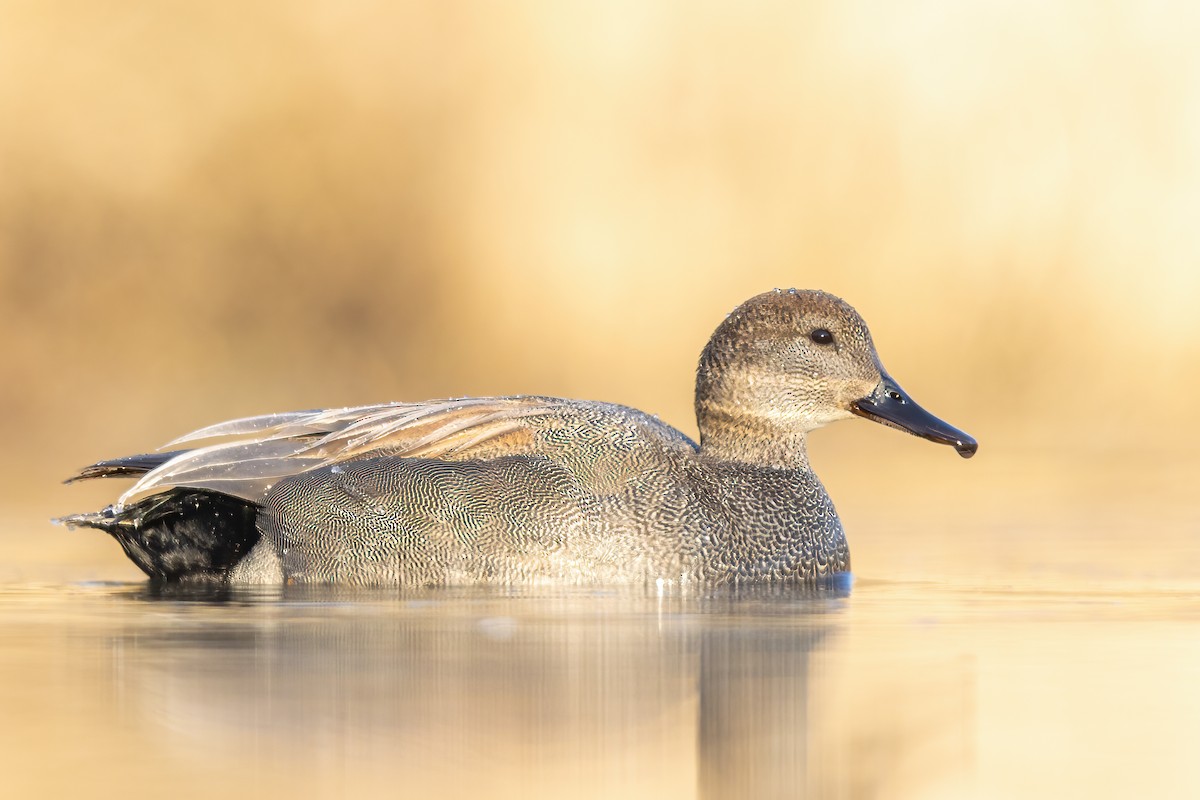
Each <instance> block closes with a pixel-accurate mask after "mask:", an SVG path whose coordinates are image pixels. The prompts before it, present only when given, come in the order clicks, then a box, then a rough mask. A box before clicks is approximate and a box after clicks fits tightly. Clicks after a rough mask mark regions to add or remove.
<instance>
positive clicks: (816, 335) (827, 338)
mask: <svg viewBox="0 0 1200 800" xmlns="http://www.w3.org/2000/svg"><path fill="white" fill-rule="evenodd" d="M808 338H810V339H812V340H813V341H814V342H816V343H817V344H831V343H832V342H833V334H832V333H830V332H829V331H827V330H825V329H824V328H817V329H816V330H815V331H813V332H812V333H810V334H809V335H808Z"/></svg>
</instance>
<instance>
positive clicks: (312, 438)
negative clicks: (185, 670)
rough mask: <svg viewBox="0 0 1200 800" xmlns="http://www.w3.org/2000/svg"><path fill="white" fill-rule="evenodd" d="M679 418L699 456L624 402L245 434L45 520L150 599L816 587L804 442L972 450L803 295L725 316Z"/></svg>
mask: <svg viewBox="0 0 1200 800" xmlns="http://www.w3.org/2000/svg"><path fill="white" fill-rule="evenodd" d="M695 411H696V422H697V427H698V429H699V442H698V443H697V442H695V441H693V440H692V439H691V438H689V437H688V436H686V435H685V434H683V433H681V432H680V431H678V430H676V429H675V428H673V427H671V426H670V425H667V424H666V423H664V422H662V421H660V420H659V419H658V418H657V417H655V416H652V415H650V414H647V413H644V412H642V411H638V410H636V409H633V408H629V407H626V406H622V405H616V404H612V403H605V402H593V401H580V400H566V399H560V398H554V397H541V396H526V395H517V396H507V397H488V398H458V399H447V400H432V401H426V402H419V403H403V402H396V403H384V404H378V405H368V406H358V407H352V408H337V409H327V410H315V411H297V412H287V413H278V414H266V415H262V416H254V417H247V418H243V419H236V420H232V421H228V422H222V423H218V424H216V425H210V426H208V427H205V428H201V429H199V430H197V431H193V432H192V433H189V434H187V435H185V436H183V437H180V438H179V439H176V440H175V441H173V442H170V443H168V445H165V446H164V448H160V450H159V451H156V452H153V453H147V454H141V455H134V456H126V457H121V458H114V459H107V460H103V461H99V462H96V463H94V464H92V465H90V466H88V467H85V468H83V469H82V470H79V471H78V472H77V473H76V474H75V475H73V476H72V477H71V478H69V479H68V480H67V482H68V483H70V482H73V481H78V480H90V479H96V478H133V479H135V483H134V484H133V485H132V487H131V488H129V489H128V490H127V491H126V492H125V493H124V494H122V495H121V496H120V498H119V499H118V500H117V501H116V502H115V503H113V504H112V505H109V506H108V507H106V508H104V509H103V510H101V511H98V512H94V513H84V514H74V515H70V516H67V517H64V518H61V519H59V520H56V522H60V523H63V524H66V525H68V526H70V527H76V526H83V527H89V528H96V529H99V530H101V531H105V532H107V533H108V534H110V535H112V537H113V538H114V539H115V540H116V541H117V542H118V543H119V544H120V546H121V547H122V549H123V550H124V552H125V554H126V555H127V556H128V557H129V558H130V559H131V560H132V561H133V563H134V564H136V565H137V566H138V567H139V568H140V569H141V570H142V571H143V572H145V573H146V575H147V576H149V578H150V579H151V580H152V581H154V582H181V583H190V582H200V583H206V584H212V583H219V584H229V585H242V584H297V583H321V584H354V585H376V586H380V585H382V586H399V587H425V586H438V585H478V584H495V585H529V584H532V585H607V584H651V585H657V586H659V587H660V588H661V587H662V586H663V585H664V584H670V585H681V586H682V585H698V586H725V585H742V584H760V583H761V584H785V583H801V584H812V583H817V582H820V581H827V580H829V579H832V578H836V577H837V576H845V575H848V574H849V572H850V552H849V548H848V546H847V542H846V534H845V531H844V529H843V527H842V522H841V520H840V518H839V517H838V514H837V511H836V510H835V509H834V505H833V502H832V501H831V500H830V497H829V494H828V493H827V492H826V490H825V487H824V486H823V485H822V483H821V481H820V480H819V479H818V478H817V476H816V474H815V473H814V472H813V470H812V467H811V466H810V464H809V458H808V451H807V437H808V434H809V433H810V432H811V431H813V430H815V429H817V428H819V427H821V426H823V425H826V424H828V423H831V422H835V421H837V420H841V419H848V418H852V417H860V418H863V419H867V420H871V421H873V422H877V423H880V424H882V425H885V426H888V427H891V428H896V429H898V430H901V431H905V432H908V433H910V434H914V435H915V436H918V437H922V438H924V439H927V440H930V441H933V442H936V443H941V444H946V445H950V446H952V447H953V448H954V449H955V450H956V451H957V452H958V454H959V455H961V456H962V457H964V458H969V457H971V456H973V455H974V454H975V452H976V450H977V447H978V445H977V443H976V441H975V439H973V438H972V437H970V436H969V435H967V434H966V433H964V432H962V431H961V430H959V429H957V428H955V427H953V426H951V425H950V424H948V423H946V422H943V421H942V420H940V419H938V418H937V417H935V416H933V415H932V414H930V413H929V412H927V411H925V410H924V409H923V408H922V407H921V406H920V405H918V404H917V403H916V402H914V401H913V400H912V398H911V397H910V396H909V395H908V393H907V392H905V391H904V390H903V389H902V388H901V387H900V385H899V384H898V383H896V381H895V380H893V379H892V377H891V376H890V375H889V374H888V373H887V371H886V370H885V369H884V368H883V365H882V363H881V362H880V359H879V356H878V354H877V353H876V350H875V345H874V343H873V341H872V339H871V334H870V332H869V331H868V329H867V325H866V323H865V322H864V321H863V319H862V317H861V316H860V315H859V314H858V312H857V311H855V310H854V309H853V308H852V307H851V306H850V305H849V304H847V303H846V302H845V301H843V300H841V299H840V298H838V297H836V296H834V295H832V294H829V293H826V292H823V291H816V290H797V289H789V290H786V291H783V290H779V289H776V290H774V291H769V292H765V293H763V294H760V295H757V296H756V297H753V298H751V299H750V300H748V301H746V302H745V303H742V304H741V305H739V306H738V307H737V308H735V309H734V310H733V311H732V312H731V313H730V314H728V315H727V316H726V318H725V319H724V321H722V322H721V323H720V324H719V325H718V326H717V328H716V331H715V332H714V333H713V335H712V337H711V338H710V339H709V341H708V344H707V345H706V346H705V347H704V349H703V351H702V353H701V355H700V360H699V365H698V367H697V370H696V388H695ZM168 448H169V449H168Z"/></svg>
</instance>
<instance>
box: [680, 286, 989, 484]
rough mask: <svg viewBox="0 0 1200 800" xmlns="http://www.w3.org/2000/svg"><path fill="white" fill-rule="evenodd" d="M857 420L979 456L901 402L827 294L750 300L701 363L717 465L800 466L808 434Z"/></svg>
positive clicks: (866, 341) (855, 323)
mask: <svg viewBox="0 0 1200 800" xmlns="http://www.w3.org/2000/svg"><path fill="white" fill-rule="evenodd" d="M902 406H906V408H902V409H901V412H902V413H894V411H893V407H902ZM918 412H919V413H918ZM854 415H858V416H863V417H867V418H868V419H873V420H874V421H877V422H882V423H884V424H887V425H890V426H892V427H897V428H900V429H902V430H907V431H908V432H910V433H914V434H916V435H918V436H923V437H925V438H929V439H933V440H935V441H939V442H945V443H949V444H954V445H955V446H956V448H957V449H958V450H959V452H960V454H962V455H964V456H969V455H971V454H973V453H974V452H975V444H974V440H972V439H971V438H970V437H969V436H967V435H966V434H963V433H962V432H961V431H958V430H956V429H954V428H951V427H950V426H948V425H946V424H945V423H942V422H941V421H940V420H937V419H936V418H935V417H932V416H931V415H929V414H927V413H926V412H924V411H923V410H921V408H920V407H919V406H917V405H916V404H915V403H913V402H912V401H911V400H910V399H909V398H908V397H907V396H906V395H904V394H903V392H902V391H901V390H900V388H899V386H897V385H896V384H895V381H893V380H892V379H891V378H890V377H889V376H888V374H887V372H886V371H885V370H884V369H883V366H882V364H880V362H879V356H878V355H877V354H876V352H875V345H874V343H873V342H872V341H871V334H870V332H869V331H868V330H867V325H866V323H865V322H864V321H863V319H862V317H861V316H859V314H858V312H857V311H855V310H854V309H853V308H851V307H850V305H849V304H847V303H846V302H845V301H843V300H841V299H840V298H837V297H834V296H833V295H831V294H828V293H826V292H821V291H812V290H805V291H798V290H795V289H788V290H786V291H781V290H778V289H776V290H775V291H771V292H766V293H764V294H760V295H758V296H757V297H753V298H751V299H750V300H748V301H746V302H745V303H743V304H742V305H740V306H738V307H737V308H736V309H734V310H733V312H732V313H730V314H729V316H728V317H726V319H725V321H724V322H722V323H721V325H720V326H718V327H717V330H716V332H715V333H713V335H712V338H711V339H710V340H709V342H708V346H707V347H705V348H704V352H703V353H702V354H701V356H700V365H699V369H698V370H697V375H696V417H697V421H698V423H699V427H700V441H701V447H702V450H703V451H704V452H706V453H709V454H711V455H714V456H716V457H719V458H729V459H734V460H739V461H751V462H756V463H763V464H768V465H772V466H787V465H791V464H796V463H802V462H804V461H805V460H806V456H805V451H804V441H805V434H807V433H808V432H809V431H811V430H813V429H814V428H818V427H820V426H822V425H825V424H826V423H829V422H833V421H834V420H839V419H846V418H848V417H850V416H854Z"/></svg>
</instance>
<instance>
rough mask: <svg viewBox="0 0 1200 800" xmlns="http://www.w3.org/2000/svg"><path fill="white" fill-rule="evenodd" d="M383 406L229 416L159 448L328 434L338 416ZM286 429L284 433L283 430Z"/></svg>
mask: <svg viewBox="0 0 1200 800" xmlns="http://www.w3.org/2000/svg"><path fill="white" fill-rule="evenodd" d="M384 407H386V406H378V405H375V406H360V407H357V408H337V409H315V410H312V411H287V412H283V413H280V414H262V415H260V416H257V417H242V418H241V419H231V420H227V421H225V422H218V423H216V424H215V425H207V426H205V427H203V428H200V429H199V430H194V431H192V432H191V433H186V434H184V435H183V436H180V437H179V438H178V439H172V440H171V441H169V442H167V443H166V444H165V445H163V446H162V447H161V448H159V449H160V450H162V449H165V448H168V447H174V446H175V445H177V444H186V443H188V442H199V441H202V440H204V439H219V438H223V437H226V436H249V435H251V434H256V433H261V434H270V433H279V432H284V433H282V435H281V436H280V435H276V436H265V435H264V436H263V437H261V438H272V439H277V438H283V437H288V436H296V435H301V434H302V433H303V434H308V435H312V434H321V433H327V432H329V431H330V430H333V428H331V427H329V425H330V424H332V423H336V420H337V418H338V417H339V416H342V415H347V416H353V417H354V418H359V417H361V416H362V414H363V413H365V412H367V411H369V410H372V409H377V408H384ZM285 431H286V432H285Z"/></svg>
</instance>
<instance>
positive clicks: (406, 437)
mask: <svg viewBox="0 0 1200 800" xmlns="http://www.w3.org/2000/svg"><path fill="white" fill-rule="evenodd" d="M570 405H572V403H571V402H570V401H565V400H558V399H554V398H542V397H500V398H464V399H461V400H437V401H430V402H427V403H387V404H384V405H374V406H359V407H354V408H338V409H328V410H321V411H296V412H288V413H282V414H265V415H262V416H257V417H246V418H243V419H237V420H231V421H229V422H221V423H218V424H216V425H210V426H208V427H205V428H201V429H199V430H197V431H193V432H192V433H189V434H187V435H185V436H182V437H180V438H178V439H176V440H174V441H173V442H172V443H171V444H170V445H167V446H173V445H176V444H179V443H187V442H197V441H202V440H205V439H216V438H227V439H229V438H232V441H227V442H220V443H216V444H211V445H207V446H205V447H200V448H197V449H194V450H189V451H186V452H184V453H182V454H180V455H179V456H176V457H175V458H172V459H171V460H169V461H167V462H166V463H164V464H162V465H161V466H159V467H157V468H155V469H153V470H151V471H149V472H147V473H146V474H145V475H143V476H142V477H141V479H140V480H138V481H137V483H135V484H134V485H133V487H132V488H130V489H129V491H127V492H126V493H125V494H123V495H122V496H121V498H120V499H119V500H118V502H117V507H118V508H121V507H123V506H124V505H125V504H126V503H128V502H130V501H131V500H133V499H135V498H137V497H139V496H141V495H145V494H148V493H150V492H154V491H161V490H163V489H167V488H170V487H173V486H191V487H197V488H211V489H216V490H218V491H221V492H224V493H226V494H230V495H233V496H235V497H242V498H244V499H247V500H250V501H253V502H258V501H261V499H262V498H263V497H264V496H265V495H266V493H267V492H268V491H270V489H271V487H272V486H274V484H275V483H277V482H278V481H279V480H281V479H282V478H285V477H288V476H291V475H296V474H299V473H301V472H306V471H308V470H310V469H315V468H317V467H320V466H327V465H330V464H335V463H338V462H340V461H348V460H351V459H357V458H368V457H371V456H375V455H382V454H387V455H401V456H422V457H429V458H445V457H449V456H454V455H464V454H466V453H468V451H470V450H471V449H472V448H476V447H478V446H480V445H482V444H484V443H486V442H490V441H492V440H495V439H497V438H498V437H502V436H505V435H506V434H511V433H514V432H517V431H520V430H522V429H523V428H528V427H529V422H528V421H529V419H530V418H531V417H537V416H544V415H548V414H552V413H555V412H556V411H558V410H561V409H562V408H563V407H564V406H570ZM662 427H663V428H664V429H666V430H671V429H669V428H666V426H662ZM672 432H673V431H672ZM673 433H674V432H673ZM529 446H531V445H526V447H529ZM514 447H517V448H519V447H520V446H519V445H514Z"/></svg>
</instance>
